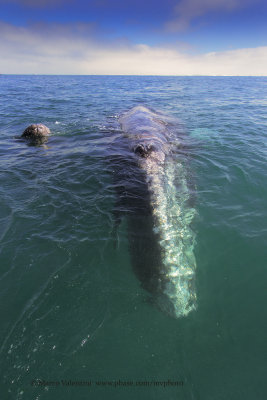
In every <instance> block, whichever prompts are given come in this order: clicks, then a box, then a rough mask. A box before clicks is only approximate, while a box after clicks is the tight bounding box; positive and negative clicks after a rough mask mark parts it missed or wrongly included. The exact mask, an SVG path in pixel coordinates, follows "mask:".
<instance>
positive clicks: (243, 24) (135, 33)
mask: <svg viewBox="0 0 267 400" xmlns="http://www.w3.org/2000/svg"><path fill="white" fill-rule="evenodd" d="M1 73H2V74H74V75H78V74H82V75H90V74H94V75H95V74H96V75H260V76H261V75H265V76H266V75H267V1H266V0H0V74H1Z"/></svg>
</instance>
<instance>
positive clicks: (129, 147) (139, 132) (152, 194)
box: [115, 106, 196, 318]
mask: <svg viewBox="0 0 267 400" xmlns="http://www.w3.org/2000/svg"><path fill="white" fill-rule="evenodd" d="M119 123H120V126H121V131H122V136H123V143H124V149H125V152H124V154H123V156H122V157H121V159H120V161H119V162H118V164H117V167H118V168H117V184H116V188H117V193H118V201H117V204H116V207H115V209H116V210H117V212H116V211H115V214H116V216H117V219H118V222H119V219H120V218H119V217H118V215H119V214H120V213H123V211H124V212H125V214H126V216H127V226H128V240H129V248H130V253H131V259H132V264H133V269H134V271H135V274H136V276H137V277H138V279H139V280H140V282H141V285H142V287H143V288H144V289H145V290H147V291H148V292H149V293H151V295H152V299H153V302H154V303H155V304H156V305H157V306H158V307H159V308H160V309H161V310H162V311H164V312H165V313H167V314H169V315H171V316H172V317H176V318H178V317H182V316H186V315H187V314H188V313H190V312H191V311H192V310H194V309H195V308H196V290H195V285H194V280H195V269H196V261H195V257H194V253H193V249H194V242H195V235H194V232H193V231H192V229H191V222H192V219H193V217H194V215H195V209H194V208H193V207H191V206H190V205H189V198H190V190H189V188H188V183H187V178H186V171H185V168H184V166H183V163H182V162H180V161H179V158H178V157H175V156H174V147H175V143H174V140H173V137H172V134H171V132H170V130H169V126H168V121H167V119H165V118H164V116H161V115H158V114H157V113H155V112H153V111H151V110H149V109H148V108H146V107H144V106H137V107H134V108H133V109H131V110H129V111H128V112H126V113H124V114H122V115H121V117H120V118H119ZM125 159H127V160H126V161H125ZM178 188H179V189H178Z"/></svg>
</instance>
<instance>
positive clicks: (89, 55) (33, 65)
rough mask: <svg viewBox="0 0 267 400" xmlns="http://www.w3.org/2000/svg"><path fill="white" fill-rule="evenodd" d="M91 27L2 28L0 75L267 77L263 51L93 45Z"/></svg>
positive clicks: (258, 49) (0, 32)
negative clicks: (195, 51) (188, 51)
mask: <svg viewBox="0 0 267 400" xmlns="http://www.w3.org/2000/svg"><path fill="white" fill-rule="evenodd" d="M90 29H91V26H90V25H89V26H87V25H86V26H83V25H82V26H80V25H78V26H75V27H74V26H52V27H49V28H48V27H47V26H46V25H35V26H33V27H30V28H22V27H14V26H12V25H8V24H3V23H2V24H0V36H1V41H0V54H1V57H0V71H1V73H14V74H29V73H30V74H31V73H35V74H115V75H131V74H134V75H135V74H136V75H139V74H140V75H266V71H267V46H266V47H258V48H248V49H239V50H230V51H224V52H214V53H207V54H202V55H201V54H200V55H188V54H186V53H183V52H181V51H178V50H177V49H175V48H170V47H163V46H158V47H151V46H147V45H145V44H138V45H132V44H130V43H127V41H125V42H124V41H122V42H120V43H118V42H117V43H116V42H114V43H109V44H107V43H105V42H103V41H102V42H101V41H97V40H96V39H95V38H94V37H93V35H92V33H90V32H91V31H90Z"/></svg>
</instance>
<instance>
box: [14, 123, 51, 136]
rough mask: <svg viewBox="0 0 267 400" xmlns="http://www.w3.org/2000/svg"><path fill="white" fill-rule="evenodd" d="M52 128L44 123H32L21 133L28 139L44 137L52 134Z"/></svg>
mask: <svg viewBox="0 0 267 400" xmlns="http://www.w3.org/2000/svg"><path fill="white" fill-rule="evenodd" d="M50 133H51V132H50V129H49V128H48V127H47V126H45V125H43V124H32V125H30V126H28V128H26V129H25V130H24V132H23V134H22V135H21V137H23V138H26V139H34V138H42V137H45V136H49V135H50Z"/></svg>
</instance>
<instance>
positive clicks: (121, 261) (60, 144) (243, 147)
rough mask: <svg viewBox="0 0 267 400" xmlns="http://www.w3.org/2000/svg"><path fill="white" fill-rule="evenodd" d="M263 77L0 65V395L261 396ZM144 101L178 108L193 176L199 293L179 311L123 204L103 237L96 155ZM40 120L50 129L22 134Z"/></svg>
mask: <svg viewBox="0 0 267 400" xmlns="http://www.w3.org/2000/svg"><path fill="white" fill-rule="evenodd" d="M266 89H267V78H265V77H261V78H258V77H257V78H256V77H137V76H129V77H127V76H122V77H120V76H116V77H115V76H113V77H112V76H11V75H10V76H4V75H2V76H0V133H1V135H0V239H1V242H0V321H1V326H0V372H1V374H0V380H1V381H0V398H1V399H4V400H9V399H11V400H12V399H16V400H21V399H23V400H24V399H26V400H28V399H34V400H39V399H40V400H47V399H49V400H50V399H51V400H54V399H58V400H61V399H64V400H66V399H77V400H83V399H94V400H95V399H96V400H98V399H112V400H113V399H125V398H127V399H133V400H135V399H140V400H143V399H151V400H154V399H155V400H158V399H159V400H161V399H164V400H165V399H168V400H169V399H170V400H172V399H175V400H176V399H177V400H179V399H181V400H187V399H193V400H241V399H242V400H251V399H257V400H261V399H265V398H266V396H267V383H266V370H267V361H266V350H267V349H266V347H267V345H266V331H267V319H266V317H267V312H266V306H267V287H266V281H267V243H266V242H267V184H266V175H267V168H266V154H267V137H266V131H267V94H266V93H267V90H266ZM140 104H141V105H145V106H147V107H151V108H153V110H156V111H158V112H160V113H164V114H166V115H168V116H169V117H170V118H172V119H173V120H175V121H177V124H178V123H179V130H181V129H182V130H183V132H184V134H183V142H184V145H185V148H186V149H187V154H188V162H187V164H188V165H187V168H188V170H189V174H188V177H189V179H190V180H191V181H192V185H193V186H194V188H195V193H194V199H193V202H194V208H195V209H196V216H195V217H194V221H193V222H192V230H193V231H194V233H195V237H196V243H195V248H194V254H195V259H196V265H197V269H196V292H197V308H196V310H195V311H193V312H191V313H190V314H188V316H186V317H182V318H176V319H175V318H171V317H170V316H168V315H166V314H164V313H163V312H161V311H160V310H159V309H157V308H156V307H154V306H153V304H152V303H151V301H150V297H149V294H148V293H147V292H146V291H145V290H144V289H142V287H141V285H140V282H139V280H138V279H137V277H136V275H135V274H134V271H133V268H132V263H131V255H130V252H129V245H128V233H127V222H126V218H123V219H122V223H121V225H120V227H119V231H118V244H117V247H114V240H113V235H112V229H113V224H114V222H113V213H112V211H113V206H114V203H115V201H116V194H115V191H114V184H113V181H112V176H111V173H110V170H109V164H108V163H107V162H106V160H107V158H108V157H109V148H110V144H111V143H112V142H113V141H114V138H116V139H117V138H119V137H120V134H121V132H120V130H119V124H118V117H119V115H120V114H121V113H122V112H124V111H127V110H129V109H130V108H132V107H134V106H136V105H140ZM178 121H179V122H178ZM36 122H42V123H44V124H45V125H47V126H48V127H49V128H50V130H51V132H52V135H51V137H49V139H48V141H47V142H46V143H43V144H40V145H38V146H33V145H32V143H30V142H25V141H23V140H21V139H18V136H19V135H21V133H22V132H23V130H24V129H25V128H26V127H27V126H28V125H30V124H31V123H36ZM177 190H178V188H177Z"/></svg>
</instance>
